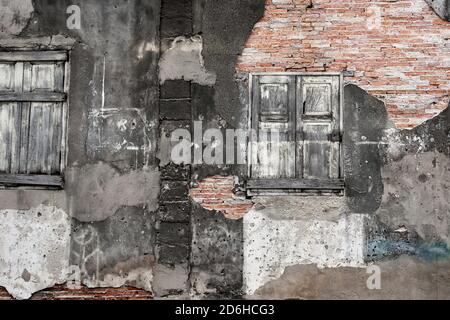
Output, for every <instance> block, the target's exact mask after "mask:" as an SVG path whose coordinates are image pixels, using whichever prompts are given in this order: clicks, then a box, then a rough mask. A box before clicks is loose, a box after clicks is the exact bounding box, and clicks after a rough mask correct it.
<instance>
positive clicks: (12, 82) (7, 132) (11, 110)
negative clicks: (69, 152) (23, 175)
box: [0, 62, 23, 173]
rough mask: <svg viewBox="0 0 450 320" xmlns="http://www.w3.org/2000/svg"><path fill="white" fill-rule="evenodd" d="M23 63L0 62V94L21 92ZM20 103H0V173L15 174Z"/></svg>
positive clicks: (17, 162) (17, 158) (18, 139)
mask: <svg viewBox="0 0 450 320" xmlns="http://www.w3.org/2000/svg"><path fill="white" fill-rule="evenodd" d="M22 77H23V63H21V62H18V63H9V62H0V94H11V93H20V92H22V82H23V78H22ZM21 107H22V105H21V103H19V102H7V101H0V173H17V172H18V170H19V169H18V166H19V157H20V136H21V132H20V127H21V122H20V119H21V116H20V113H21Z"/></svg>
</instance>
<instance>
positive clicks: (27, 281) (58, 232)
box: [0, 206, 71, 299]
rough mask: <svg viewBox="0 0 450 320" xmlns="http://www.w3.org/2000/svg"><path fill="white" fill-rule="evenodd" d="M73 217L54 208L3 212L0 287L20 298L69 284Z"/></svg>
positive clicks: (1, 219)
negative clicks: (67, 279)
mask: <svg viewBox="0 0 450 320" xmlns="http://www.w3.org/2000/svg"><path fill="white" fill-rule="evenodd" d="M70 224H71V220H70V217H69V216H68V215H67V214H66V213H65V212H64V211H62V210H60V209H56V208H55V207H47V206H39V207H36V208H32V209H30V210H27V211H19V210H1V211H0V286H3V287H5V288H6V290H8V292H9V293H10V294H11V295H12V296H13V297H15V298H17V299H28V298H30V297H31V295H32V294H33V293H34V292H37V291H40V290H42V289H45V288H49V287H52V286H54V285H55V284H61V283H64V282H65V281H66V278H67V272H68V266H69V248H70Z"/></svg>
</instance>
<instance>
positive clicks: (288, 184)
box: [247, 179, 344, 190]
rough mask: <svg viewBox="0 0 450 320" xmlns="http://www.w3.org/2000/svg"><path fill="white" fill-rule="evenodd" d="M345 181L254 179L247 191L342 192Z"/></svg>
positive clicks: (248, 185)
mask: <svg viewBox="0 0 450 320" xmlns="http://www.w3.org/2000/svg"><path fill="white" fill-rule="evenodd" d="M343 188H344V180H341V179H336V180H334V179H333V180H296V179H278V180H274V179H252V180H249V181H248V182H247V189H309V190H311V189H315V190H320V189H324V190H342V189H343Z"/></svg>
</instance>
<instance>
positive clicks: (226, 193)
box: [190, 176, 253, 219]
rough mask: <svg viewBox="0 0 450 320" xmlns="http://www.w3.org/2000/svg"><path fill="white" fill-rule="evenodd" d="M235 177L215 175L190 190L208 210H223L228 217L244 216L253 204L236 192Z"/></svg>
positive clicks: (238, 217) (237, 217)
mask: <svg viewBox="0 0 450 320" xmlns="http://www.w3.org/2000/svg"><path fill="white" fill-rule="evenodd" d="M234 188H235V178H234V177H232V176H230V177H223V176H213V177H209V178H206V179H204V180H203V181H201V182H199V184H198V186H197V187H196V188H193V189H191V190H190V196H191V198H192V199H193V200H194V201H195V202H197V203H199V204H200V205H201V206H202V207H203V208H205V209H207V210H216V211H220V212H223V214H224V215H225V217H227V218H228V219H240V218H242V217H243V216H244V215H245V214H246V213H247V212H248V211H249V210H250V209H251V208H252V206H253V203H252V202H251V201H250V200H247V199H245V198H243V197H238V196H236V195H235V194H234Z"/></svg>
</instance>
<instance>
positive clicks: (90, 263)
mask: <svg viewBox="0 0 450 320" xmlns="http://www.w3.org/2000/svg"><path fill="white" fill-rule="evenodd" d="M71 4H73V3H72V2H71V1H52V0H34V1H31V0H30V1H21V2H17V1H2V4H1V5H2V10H1V15H2V16H1V28H0V29H1V38H2V39H1V40H0V48H1V49H2V50H9V49H10V48H17V47H23V46H25V47H28V48H36V49H46V48H48V49H61V48H63V49H67V48H70V49H71V55H70V66H71V75H70V90H69V124H68V126H69V131H68V144H69V145H68V161H67V170H66V174H65V189H64V190H61V191H49V190H1V191H0V212H1V213H0V226H1V228H2V230H3V229H8V231H6V230H5V232H2V234H3V235H4V236H3V237H4V239H2V241H1V243H2V245H1V254H0V256H1V261H2V262H1V263H0V285H1V286H4V287H6V289H7V290H8V291H9V292H10V293H11V294H13V295H14V297H16V298H28V297H30V295H31V294H32V293H33V292H36V291H38V290H41V289H44V288H46V287H51V286H53V285H54V284H55V283H64V282H65V281H66V280H67V278H68V276H70V275H71V274H72V272H71V271H72V270H73V268H74V266H77V267H78V268H80V270H81V277H82V282H83V283H84V284H86V285H88V286H91V287H92V286H93V287H98V286H102V287H103V286H104V287H118V286H122V285H125V284H127V285H134V286H136V287H140V288H144V289H147V290H151V287H152V285H151V284H152V276H153V275H152V270H153V265H154V237H155V235H154V220H155V211H156V210H157V208H158V194H159V172H158V168H157V167H156V163H157V162H156V158H155V150H156V148H157V144H156V142H157V135H156V130H157V110H158V100H157V97H158V77H157V63H158V58H159V20H160V19H159V11H160V3H159V1H131V2H125V1H120V0H114V1H108V2H104V1H94V0H85V1H81V2H80V3H79V6H80V9H81V12H80V13H81V29H80V30H77V29H75V30H69V29H67V26H66V20H67V18H68V16H69V15H68V14H66V10H67V7H68V6H70V5H71ZM16 243H17V244H19V247H17V246H16V245H15V244H16ZM68 267H69V269H67V268H68Z"/></svg>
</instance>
